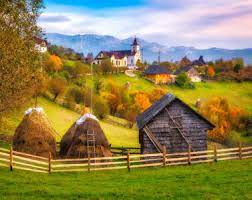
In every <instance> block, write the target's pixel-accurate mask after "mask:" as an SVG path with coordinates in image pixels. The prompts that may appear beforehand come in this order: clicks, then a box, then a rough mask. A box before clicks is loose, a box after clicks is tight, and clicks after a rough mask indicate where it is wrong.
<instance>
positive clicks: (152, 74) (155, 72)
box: [143, 65, 172, 84]
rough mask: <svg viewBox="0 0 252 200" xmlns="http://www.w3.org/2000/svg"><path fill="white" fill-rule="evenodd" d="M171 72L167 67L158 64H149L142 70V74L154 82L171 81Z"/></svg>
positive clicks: (164, 82) (165, 82)
mask: <svg viewBox="0 0 252 200" xmlns="http://www.w3.org/2000/svg"><path fill="white" fill-rule="evenodd" d="M171 74H172V73H171V72H170V71H169V70H168V69H166V68H165V67H163V66H159V65H151V66H149V67H148V68H147V69H146V70H145V71H144V72H143V76H144V77H145V78H146V79H148V80H150V81H152V82H153V83H155V84H167V83H171V82H172V77H171Z"/></svg>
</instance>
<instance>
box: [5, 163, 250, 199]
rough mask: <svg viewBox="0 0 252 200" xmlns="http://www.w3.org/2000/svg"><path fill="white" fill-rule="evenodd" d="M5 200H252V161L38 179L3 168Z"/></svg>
mask: <svg viewBox="0 0 252 200" xmlns="http://www.w3.org/2000/svg"><path fill="white" fill-rule="evenodd" d="M0 171H1V176H0V197H1V199H3V200H4V199H8V200H9V199H36V200H39V199H139V200H140V199H145V200H146V199H228V200H229V199H244V200H245V199H251V198H252V162H251V160H242V161H239V160H234V161H222V162H218V163H210V164H198V165H197V164H196V165H192V166H178V167H166V168H162V167H159V168H145V169H134V170H132V171H131V172H127V170H113V171H105V172H91V173H88V172H80V173H58V174H56V173H55V174H54V173H53V174H39V173H36V174H35V173H32V172H24V171H19V170H15V169H14V171H13V172H10V171H9V170H8V169H7V168H0Z"/></svg>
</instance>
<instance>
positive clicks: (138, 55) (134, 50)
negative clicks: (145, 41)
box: [131, 37, 141, 62]
mask: <svg viewBox="0 0 252 200" xmlns="http://www.w3.org/2000/svg"><path fill="white" fill-rule="evenodd" d="M131 53H132V54H133V55H135V62H137V60H140V61H141V50H140V45H139V44H138V42H137V38H136V37H135V38H134V41H133V43H132V45H131Z"/></svg>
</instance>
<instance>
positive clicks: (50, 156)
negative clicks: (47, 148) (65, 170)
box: [48, 152, 52, 174]
mask: <svg viewBox="0 0 252 200" xmlns="http://www.w3.org/2000/svg"><path fill="white" fill-rule="evenodd" d="M51 159H52V154H51V152H49V153H48V172H49V174H50V173H51V171H52V166H51Z"/></svg>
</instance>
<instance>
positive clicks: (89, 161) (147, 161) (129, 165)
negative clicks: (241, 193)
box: [0, 145, 252, 173]
mask: <svg viewBox="0 0 252 200" xmlns="http://www.w3.org/2000/svg"><path fill="white" fill-rule="evenodd" d="M247 158H252V147H241V145H240V146H239V147H237V148H228V149H217V148H216V147H215V148H214V149H213V150H207V151H197V152H192V151H191V148H188V152H183V153H168V154H167V153H153V154H142V155H132V154H130V153H128V154H127V155H125V156H116V157H100V158H82V159H52V157H51V154H50V153H49V154H48V158H44V157H40V156H34V155H30V154H26V153H21V152H17V151H13V150H12V148H10V149H9V150H8V149H4V148H0V166H4V167H8V168H10V170H11V171H12V170H15V169H20V170H28V171H33V172H41V173H54V172H55V173H56V172H74V171H98V170H113V169H127V170H128V171H130V170H131V169H134V168H141V167H151V166H163V167H165V166H173V165H191V164H195V163H207V162H217V161H219V160H232V159H247Z"/></svg>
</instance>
